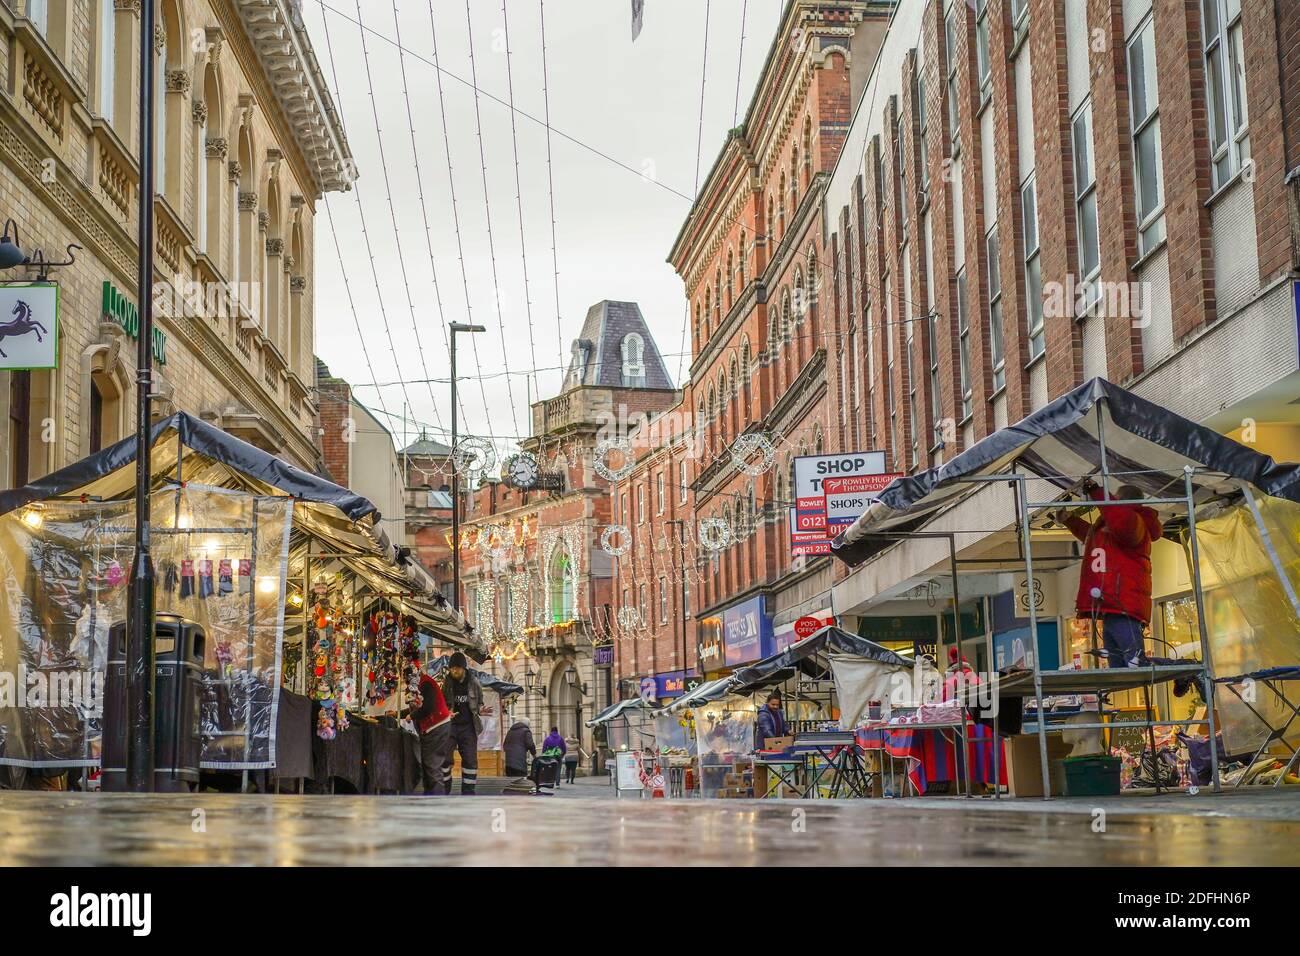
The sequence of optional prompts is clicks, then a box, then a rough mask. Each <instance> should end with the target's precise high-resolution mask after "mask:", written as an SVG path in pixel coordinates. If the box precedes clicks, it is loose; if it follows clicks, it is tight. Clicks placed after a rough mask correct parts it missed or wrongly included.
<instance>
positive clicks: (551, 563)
mask: <svg viewBox="0 0 1300 956" xmlns="http://www.w3.org/2000/svg"><path fill="white" fill-rule="evenodd" d="M679 398H680V393H679V392H678V391H677V390H676V389H674V388H673V386H672V381H671V379H670V378H669V375H668V371H667V368H666V366H665V365H664V362H663V359H662V357H661V356H660V353H659V349H658V347H657V345H656V344H655V341H654V339H653V337H652V336H651V335H650V330H649V328H648V327H647V325H646V322H645V318H644V317H643V316H642V314H641V310H640V308H639V307H638V306H637V304H636V303H635V302H617V301H608V300H607V301H603V302H598V303H596V304H595V305H593V306H592V307H591V309H590V310H589V311H588V313H587V317H586V320H585V322H584V323H583V328H582V330H581V332H580V333H579V336H578V338H577V339H575V340H574V342H573V348H572V358H571V361H570V364H569V368H568V371H567V373H566V376H565V379H564V385H563V388H562V390H561V392H560V394H559V395H556V396H554V397H552V398H548V399H544V400H542V401H539V402H536V403H534V404H533V406H532V416H533V420H532V436H533V437H531V438H529V439H527V440H525V441H524V442H522V443H521V446H522V448H523V450H524V452H526V453H528V454H531V455H532V456H534V457H535V458H536V459H537V461H538V463H539V465H540V468H541V472H542V475H543V478H544V480H545V481H546V487H542V488H539V489H537V490H533V491H528V492H521V491H519V490H518V489H516V488H513V487H511V486H510V485H508V484H507V483H505V482H504V481H501V480H498V479H497V478H496V477H495V476H491V477H487V478H485V479H484V480H481V481H480V482H479V483H478V485H477V487H475V488H474V489H473V490H472V491H471V492H470V493H469V494H467V495H466V496H465V501H464V503H463V507H464V512H463V514H462V524H461V542H460V546H461V586H462V588H463V591H464V602H465V603H464V604H463V605H462V606H463V607H464V608H465V613H466V615H467V616H468V618H469V620H470V621H471V623H473V625H474V626H475V627H476V628H477V629H478V632H479V634H480V636H481V637H482V638H483V639H484V640H485V641H486V642H487V643H488V644H489V646H490V647H492V648H493V649H494V650H495V651H497V652H498V653H497V659H496V660H491V661H489V662H488V664H487V665H486V666H487V667H488V669H489V670H491V671H493V672H494V673H497V674H498V675H501V676H507V677H508V678H509V679H511V680H513V681H515V682H516V683H519V684H521V685H523V686H524V687H525V689H526V693H525V696H524V699H523V701H522V702H521V703H520V704H519V705H517V706H516V710H515V713H516V714H521V715H524V716H527V717H529V718H530V719H531V720H532V721H533V728H534V731H535V732H536V731H537V730H539V729H543V730H544V729H546V728H550V727H551V726H558V727H559V728H560V730H561V731H562V732H563V733H565V734H566V735H567V734H569V733H575V734H577V735H578V736H579V737H580V739H581V740H582V741H583V748H584V749H588V750H589V749H590V743H591V737H590V731H589V730H588V729H587V728H586V727H585V726H584V722H585V720H587V719H589V718H591V717H592V716H594V715H595V714H596V713H597V712H598V711H599V710H600V709H602V708H604V707H605V706H607V705H608V704H610V703H611V702H613V701H615V700H617V699H618V694H617V691H616V689H615V686H614V683H613V670H612V664H611V663H610V662H608V660H607V659H606V660H605V661H602V663H600V664H597V662H596V648H597V647H598V646H603V647H605V648H608V647H609V645H610V641H611V637H612V621H613V615H614V597H613V593H614V592H613V578H614V564H615V562H616V561H617V560H618V558H617V557H616V556H615V555H613V554H612V553H611V549H607V548H606V547H604V546H602V536H603V535H604V532H605V531H606V529H608V528H609V527H610V525H611V524H612V523H613V518H612V514H613V508H614V504H613V495H612V494H611V488H612V486H613V484H614V481H613V480H612V479H613V478H616V477H617V476H618V474H619V473H620V472H621V470H622V469H623V468H624V467H625V465H626V463H625V460H624V458H625V454H626V453H625V452H624V450H623V449H624V447H625V446H624V444H623V443H624V441H625V440H626V434H627V431H628V429H629V426H632V427H634V423H636V422H639V421H642V420H644V419H645V418H646V417H647V416H652V415H655V414H657V413H659V412H661V411H662V410H663V409H665V408H668V407H671V406H672V405H674V404H676V403H677V401H678V400H679ZM619 537H620V536H619V535H618V534H617V533H613V534H611V535H610V536H608V537H606V538H605V542H604V543H606V544H611V545H612V550H617V548H618V539H619Z"/></svg>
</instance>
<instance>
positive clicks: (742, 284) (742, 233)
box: [738, 229, 749, 292]
mask: <svg viewBox="0 0 1300 956" xmlns="http://www.w3.org/2000/svg"><path fill="white" fill-rule="evenodd" d="M748 257H749V250H748V249H747V248H745V230H744V229H741V230H740V261H739V263H738V265H739V267H740V286H739V288H740V291H742V292H743V291H744V290H745V260H746V259H747V258H748Z"/></svg>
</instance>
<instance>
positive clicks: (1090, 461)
mask: <svg viewBox="0 0 1300 956" xmlns="http://www.w3.org/2000/svg"><path fill="white" fill-rule="evenodd" d="M1098 403H1103V404H1102V405H1101V406H1099V405H1098ZM1099 408H1100V410H1101V412H1102V415H1103V418H1104V422H1105V425H1104V430H1105V445H1106V464H1107V468H1108V469H1109V470H1111V471H1113V472H1118V473H1131V474H1125V475H1124V476H1123V477H1122V478H1120V479H1119V480H1120V481H1122V482H1124V483H1128V484H1134V485H1137V486H1138V488H1140V489H1141V490H1142V491H1143V492H1144V493H1145V494H1146V495H1147V496H1148V497H1181V496H1182V495H1183V493H1184V489H1183V481H1184V478H1183V469H1184V467H1185V466H1187V465H1191V466H1194V467H1196V468H1198V469H1204V472H1198V473H1197V474H1196V475H1195V477H1194V488H1195V498H1196V501H1197V503H1198V504H1199V503H1201V502H1204V501H1208V500H1210V499H1212V498H1214V497H1217V496H1220V495H1226V494H1233V493H1235V492H1237V491H1239V490H1240V487H1241V484H1242V483H1243V482H1244V483H1247V484H1249V485H1251V486H1253V487H1254V488H1256V489H1258V490H1259V491H1261V492H1263V493H1264V494H1266V495H1271V496H1274V497H1277V498H1285V499H1288V500H1290V501H1296V502H1300V465H1293V464H1278V463H1276V462H1274V461H1273V459H1272V458H1269V457H1268V456H1267V455H1261V454H1260V453H1259V452H1256V451H1253V450H1251V449H1250V448H1247V447H1246V446H1245V445H1241V444H1238V443H1237V442H1235V441H1233V440H1232V439H1230V438H1226V437H1224V436H1223V435H1220V434H1219V433H1218V432H1216V431H1214V430H1213V429H1211V428H1207V427H1205V426H1203V425H1198V424H1196V423H1195V422H1192V421H1189V420H1188V419H1186V418H1183V417H1181V416H1179V415H1176V414H1174V413H1173V412H1171V411H1169V410H1168V409H1166V408H1162V407H1161V406H1159V405H1156V404H1155V403H1153V402H1150V401H1147V400H1146V399H1144V398H1141V397H1140V396H1138V395H1135V394H1134V393H1133V392H1130V391H1127V390H1125V389H1123V388H1120V387H1119V386H1118V385H1113V384H1111V383H1110V382H1108V381H1106V380H1105V379H1101V378H1094V379H1092V380H1091V381H1089V382H1085V383H1084V384H1083V385H1080V386H1079V387H1078V388H1076V389H1074V390H1073V391H1071V392H1067V393H1066V394H1065V395H1062V396H1061V397H1060V398H1058V399H1056V401H1054V402H1051V403H1049V404H1047V405H1045V406H1044V407H1043V408H1040V409H1039V410H1038V411H1036V412H1034V413H1032V414H1031V415H1029V416H1027V417H1026V418H1024V419H1022V420H1021V421H1019V422H1017V423H1016V424H1014V425H1010V426H1008V427H1006V428H1003V429H1000V430H998V431H997V432H994V433H993V434H992V435H990V436H988V437H987V438H985V439H984V440H982V441H980V442H978V443H976V444H975V445H973V446H971V447H970V448H968V449H967V450H966V451H964V452H962V453H961V454H960V455H958V456H957V457H955V458H953V459H952V460H951V461H948V462H945V463H944V464H942V465H940V466H939V467H937V468H931V469H930V470H928V471H925V472H922V473H921V474H919V475H914V476H909V477H903V478H898V479H895V480H894V481H893V482H892V483H891V484H890V485H889V486H888V487H887V488H885V490H884V491H882V492H881V493H880V496H879V498H878V499H877V500H876V501H873V502H872V503H871V504H870V505H869V506H868V507H867V510H866V511H865V512H863V513H862V515H861V516H860V517H859V518H858V520H857V521H855V522H854V523H853V524H852V525H850V526H849V527H848V528H847V529H845V531H844V532H842V533H841V534H840V535H839V536H838V537H837V538H836V539H835V541H834V542H832V549H833V550H832V553H834V554H835V555H836V556H837V557H839V558H840V559H841V560H842V561H844V562H845V563H847V564H850V565H856V564H860V563H861V562H863V561H865V560H867V559H868V558H870V557H872V556H874V555H876V554H878V553H879V552H881V551H883V550H884V549H885V548H887V547H889V546H890V545H891V544H893V543H894V541H895V540H896V538H895V537H894V536H893V535H896V534H898V533H900V532H907V531H913V530H916V529H918V528H919V527H920V526H921V525H923V524H924V523H925V522H926V521H928V520H929V519H931V518H933V517H934V516H935V515H936V514H938V513H939V512H940V511H942V510H944V509H946V508H948V507H949V506H951V505H953V504H955V503H956V502H957V500H958V499H960V498H962V497H964V496H966V495H969V494H972V493H973V492H975V491H976V490H977V489H978V488H979V487H980V483H979V482H971V481H966V480H963V479H968V478H971V477H975V476H982V475H998V474H1004V473H1007V472H1010V471H1012V470H1017V469H1018V470H1022V471H1024V472H1025V473H1028V474H1031V475H1036V476H1038V477H1040V478H1045V479H1047V480H1048V481H1051V482H1053V483H1054V484H1057V485H1058V486H1060V487H1061V488H1068V487H1071V486H1072V485H1073V484H1074V483H1075V480H1076V478H1077V476H1080V475H1087V474H1095V473H1096V472H1097V471H1098V469H1099V468H1100V466H1101V447H1102V446H1101V438H1100V436H1099V429H1098V415H1097V414H1096V412H1097V411H1098V409H1099Z"/></svg>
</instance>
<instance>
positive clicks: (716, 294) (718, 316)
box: [713, 269, 722, 326]
mask: <svg viewBox="0 0 1300 956" xmlns="http://www.w3.org/2000/svg"><path fill="white" fill-rule="evenodd" d="M713 308H714V310H715V311H714V319H715V322H714V325H715V326H716V325H717V324H718V322H720V321H721V320H722V270H721V269H718V270H717V271H715V272H714V273H713Z"/></svg>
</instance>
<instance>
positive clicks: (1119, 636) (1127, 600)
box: [1056, 483, 1163, 667]
mask: <svg viewBox="0 0 1300 956" xmlns="http://www.w3.org/2000/svg"><path fill="white" fill-rule="evenodd" d="M1086 490H1087V492H1088V495H1089V497H1090V498H1091V499H1092V500H1093V501H1100V500H1102V491H1101V489H1100V488H1098V487H1097V486H1096V485H1092V484H1091V483H1090V486H1087V487H1086ZM1141 498H1142V492H1141V490H1140V489H1138V488H1136V487H1134V486H1133V485H1121V486H1120V487H1119V488H1118V489H1117V490H1116V491H1115V494H1114V495H1113V496H1112V500H1117V501H1136V500H1140V499H1141ZM1097 510H1098V511H1100V512H1101V514H1100V515H1098V516H1097V519H1096V520H1095V521H1093V522H1092V523H1091V524H1089V523H1088V522H1087V521H1085V520H1084V519H1083V518H1081V517H1079V512H1078V511H1077V510H1074V509H1065V508H1063V509H1061V510H1060V511H1058V512H1057V513H1056V520H1057V522H1059V523H1060V524H1062V525H1064V526H1065V527H1067V528H1069V529H1070V531H1071V532H1072V533H1073V534H1074V536H1075V537H1076V538H1078V539H1079V540H1080V541H1082V542H1083V568H1082V569H1081V571H1080V573H1079V594H1078V597H1077V599H1076V601H1075V610H1076V611H1077V612H1078V614H1079V616H1080V617H1088V618H1096V619H1097V620H1098V622H1099V624H1100V625H1101V640H1102V646H1103V647H1104V649H1105V653H1106V660H1107V663H1108V664H1109V665H1110V666H1111V667H1143V666H1145V665H1146V664H1147V655H1146V646H1145V644H1144V643H1143V637H1142V629H1143V628H1144V627H1145V626H1146V625H1147V624H1148V623H1150V621H1151V545H1152V544H1153V543H1154V542H1155V541H1158V540H1159V539H1160V536H1161V534H1162V533H1163V529H1162V527H1161V525H1160V518H1159V517H1158V516H1157V515H1156V512H1155V510H1154V509H1152V508H1147V507H1145V506H1143V505H1136V504H1135V505H1106V506H1104V507H1102V508H1098V509H1097Z"/></svg>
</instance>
